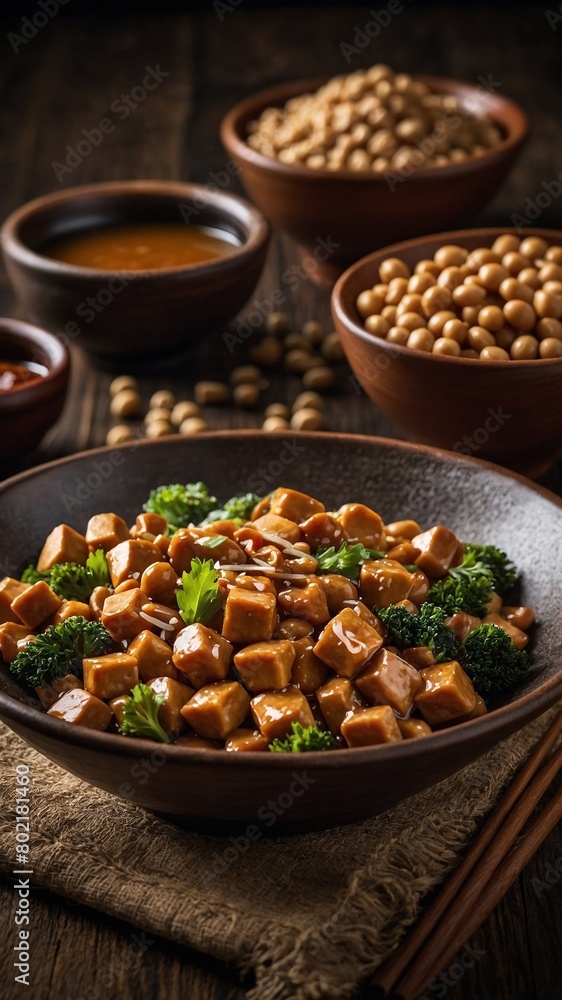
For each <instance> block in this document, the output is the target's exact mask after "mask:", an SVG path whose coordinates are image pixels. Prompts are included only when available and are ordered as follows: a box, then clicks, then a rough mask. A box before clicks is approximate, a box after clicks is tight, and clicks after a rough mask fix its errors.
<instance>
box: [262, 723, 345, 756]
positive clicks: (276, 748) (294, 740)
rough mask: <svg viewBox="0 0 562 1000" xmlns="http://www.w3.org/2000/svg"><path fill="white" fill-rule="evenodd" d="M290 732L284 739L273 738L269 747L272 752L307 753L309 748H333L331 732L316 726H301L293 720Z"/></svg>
mask: <svg viewBox="0 0 562 1000" xmlns="http://www.w3.org/2000/svg"><path fill="white" fill-rule="evenodd" d="M291 730H292V732H290V733H288V735H287V736H286V737H285V739H284V740H279V739H277V740H273V743H270V744H269V749H270V750H271V751H272V752H273V753H307V752H308V751H311V750H334V749H335V746H336V742H335V740H334V737H333V736H332V734H331V733H328V732H325V731H324V730H322V729H317V727H316V726H301V724H300V722H293V724H292V726H291Z"/></svg>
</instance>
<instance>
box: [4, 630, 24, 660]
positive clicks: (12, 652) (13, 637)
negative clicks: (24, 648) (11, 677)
mask: <svg viewBox="0 0 562 1000" xmlns="http://www.w3.org/2000/svg"><path fill="white" fill-rule="evenodd" d="M28 633H29V629H28V628H27V626H26V625H18V624H17V623H16V622H4V623H3V624H2V625H0V654H1V656H2V659H3V660H4V663H11V662H12V660H15V658H16V656H17V655H18V652H19V650H18V642H19V641H20V640H22V639H25V637H26V635H28Z"/></svg>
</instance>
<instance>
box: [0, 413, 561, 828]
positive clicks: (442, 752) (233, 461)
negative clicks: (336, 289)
mask: <svg viewBox="0 0 562 1000" xmlns="http://www.w3.org/2000/svg"><path fill="white" fill-rule="evenodd" d="M110 454H112V455H113V459H115V455H116V454H117V455H118V458H119V462H118V463H115V462H113V463H112V462H111V461H108V457H109V455H110ZM273 461H275V462H277V463H281V464H283V465H284V471H283V473H282V476H281V477H276V480H275V482H273V481H272V482H271V484H270V488H273V486H274V485H276V482H277V479H278V478H282V480H283V483H284V484H285V485H287V486H293V487H295V488H297V489H303V490H307V491H310V493H311V494H313V495H316V496H319V497H322V499H323V500H325V501H326V503H327V504H328V505H334V506H335V505H337V504H339V503H340V502H341V500H342V499H345V498H346V497H349V496H354V497H356V498H357V500H358V501H364V502H367V503H370V504H372V505H373V506H374V507H376V508H377V509H378V510H379V511H380V513H381V516H382V517H383V518H384V519H385V520H386V521H388V520H390V519H391V518H394V517H396V516H400V515H401V514H404V513H405V512H406V511H408V513H409V514H410V515H411V516H412V517H415V518H417V519H419V521H421V523H422V524H424V525H428V524H432V523H435V522H436V521H445V522H446V523H447V524H451V526H452V527H453V529H454V530H456V531H458V532H459V533H460V534H461V535H462V536H463V537H465V538H466V537H470V538H474V539H475V540H479V541H482V542H491V541H494V542H495V543H496V544H498V545H500V546H501V547H503V548H505V549H507V550H508V552H509V554H510V556H511V557H512V558H513V559H514V560H515V562H516V563H517V564H519V565H520V566H521V568H522V570H523V572H524V574H525V583H524V588H523V595H522V596H523V597H524V599H525V602H526V603H529V604H532V605H533V606H534V607H536V608H537V609H539V611H540V618H541V622H542V623H543V624H542V625H541V626H540V628H539V629H537V631H536V634H535V636H534V639H533V643H534V649H535V663H536V666H535V668H534V670H533V673H532V675H531V677H530V678H529V680H528V682H527V683H526V684H525V685H524V686H523V687H522V688H521V689H520V690H519V691H518V692H515V693H514V694H513V695H512V697H511V698H510V699H509V701H507V702H506V703H504V704H503V705H502V706H501V707H499V708H497V709H496V710H495V711H492V712H490V714H488V715H487V716H484V717H482V718H479V719H475V720H474V721H471V722H468V723H464V724H463V725H461V726H456V727H453V728H452V729H450V730H443V731H442V732H439V733H434V734H432V735H431V736H428V737H427V738H424V739H423V740H411V741H405V742H404V743H400V744H392V745H387V746H381V747H369V748H365V749H363V748H357V749H350V750H346V751H345V753H340V752H337V751H335V752H334V753H308V754H306V757H296V756H294V755H289V754H287V755H285V754H266V753H256V754H252V753H244V754H230V753H224V752H223V751H220V750H218V751H213V750H203V749H195V748H189V747H180V746H162V745H156V744H154V743H152V742H150V741H146V740H134V739H130V740H129V739H124V738H123V736H118V735H112V734H109V733H98V732H93V731H91V730H85V729H80V728H78V727H73V726H71V725H69V724H67V723H64V722H62V721H60V720H57V719H54V718H52V717H50V716H47V715H46V714H45V713H44V712H41V711H40V710H39V709H38V707H37V703H36V701H35V699H34V696H33V695H29V694H27V693H26V692H25V691H24V690H23V689H22V688H21V687H20V686H19V685H18V684H16V682H15V681H14V680H13V678H12V677H11V675H10V674H9V672H8V670H7V669H6V668H4V667H0V718H2V720H3V721H4V722H6V724H7V725H8V726H10V727H11V728H12V729H14V730H15V731H16V732H18V733H19V734H20V735H21V736H22V737H23V738H24V739H25V740H27V741H28V743H30V744H31V745H32V746H34V747H36V748H37V749H39V750H40V751H41V752H42V753H44V754H45V755H46V756H47V757H50V758H51V759H52V760H54V761H56V762H57V763H58V764H60V765H61V766H62V767H64V768H66V769H67V770H69V771H71V772H72V773H73V774H77V775H78V776H79V777H81V778H84V779H85V780H86V781H89V782H91V783H92V784H94V785H97V786H99V787H101V788H105V789H107V790H108V791H110V792H113V793H114V794H117V795H121V796H122V797H125V798H128V799H129V800H130V801H132V802H134V803H135V804H138V805H142V806H144V807H146V808H148V809H151V810H153V811H156V812H159V813H163V814H165V815H168V816H170V817H172V818H174V819H175V820H176V821H178V822H184V823H186V824H189V825H197V824H200V823H202V822H205V823H208V822H211V823H215V824H216V825H217V828H218V829H219V830H222V831H223V832H224V830H225V829H227V826H226V824H233V823H234V824H238V823H248V822H252V821H254V820H255V819H256V815H257V814H258V811H259V810H260V809H262V810H263V808H265V807H266V806H267V802H268V800H270V799H271V800H274V801H275V800H277V799H278V798H279V796H282V795H283V793H285V798H286V795H287V793H289V795H290V797H291V798H292V804H291V805H290V807H289V808H287V809H286V810H285V812H284V814H283V816H282V818H281V820H280V821H279V822H278V823H276V825H275V832H276V833H277V832H279V831H280V830H281V827H282V828H283V829H284V830H287V831H293V832H296V831H301V830H302V829H304V828H306V827H312V826H316V827H327V826H335V825H338V824H340V823H345V822H348V821H351V820H354V819H358V818H360V817H364V816H367V815H369V814H373V813H376V812H382V811H384V810H385V809H388V808H389V807H390V806H392V805H394V804H395V803H396V802H398V801H399V800H400V799H402V798H405V797H407V796H408V795H411V794H413V793H415V792H416V791H420V790H421V789H423V788H426V787H428V786H429V785H431V784H433V783H435V782H436V781H439V780H440V779H441V778H444V777H446V776H447V775H450V774H452V773H454V772H455V771H458V770H459V769H460V768H462V767H463V766H464V765H465V764H467V763H469V762H470V761H471V760H474V759H475V758H476V757H478V756H479V755H480V754H482V753H484V752H485V751H486V750H488V749H489V748H490V747H492V746H493V745H494V744H495V743H497V742H498V740H500V739H503V738H504V737H506V736H507V735H508V734H509V733H512V732H514V731H515V730H516V729H518V728H519V727H520V726H522V725H524V723H525V722H527V721H529V720H530V719H532V718H534V717H535V716H537V715H539V714H540V713H541V712H543V711H545V710H546V708H548V707H549V706H550V705H551V704H553V703H554V702H555V701H556V699H557V698H558V697H560V695H561V694H562V674H561V672H560V663H561V662H562V635H561V633H560V629H559V627H558V624H557V622H558V618H559V597H558V594H557V592H556V579H557V578H556V572H557V568H556V567H557V563H556V562H555V561H554V562H553V561H552V560H550V561H546V560H545V558H544V553H545V551H547V550H548V551H557V552H560V551H562V518H561V516H560V515H561V510H562V502H561V501H560V500H559V499H558V498H557V497H554V496H552V495H551V494H549V493H547V492H546V491H544V490H540V489H538V488H536V487H534V486H533V485H532V484H531V483H529V482H527V481H526V480H523V479H521V478H520V477H518V476H516V475H513V474H511V473H508V472H506V471H504V470H501V469H497V468H495V467H493V466H490V465H487V464H486V463H481V462H477V461H474V460H472V459H467V458H463V457H462V456H458V455H451V454H448V453H445V452H439V451H437V450H435V449H429V448H423V447H420V446H416V445H408V444H404V443H401V442H394V441H389V440H382V439H378V438H367V437H360V436H355V435H343V434H341V435H338V434H298V433H290V434H287V433H284V434H270V435H264V434H261V433H259V432H254V431H248V432H232V433H217V434H203V435H201V436H200V437H198V438H196V439H181V438H174V439H167V440H160V441H154V442H143V443H142V444H141V445H140V446H139V445H137V444H133V445H132V446H127V445H126V446H123V447H122V448H121V449H120V450H119V452H118V453H116V452H115V449H113V451H112V450H111V449H99V450H97V451H91V452H88V453H85V454H83V455H77V456H74V457H72V458H69V459H64V460H61V461H58V462H54V463H51V464H50V465H46V466H43V467H40V468H37V469H34V470H32V471H30V472H27V473H24V474H22V475H20V476H16V477H14V478H13V479H11V480H9V481H7V482H6V483H4V484H3V485H2V486H1V487H0V535H1V537H2V538H3V539H4V542H3V551H2V558H3V560H4V565H5V566H6V567H7V568H8V570H9V571H10V572H12V573H14V574H15V573H17V572H18V571H19V570H20V569H21V567H23V566H24V565H25V564H26V563H28V562H29V560H30V558H32V557H33V555H34V553H35V552H37V551H38V550H39V548H40V547H41V544H42V541H43V539H44V537H45V535H46V534H47V532H48V531H49V530H50V529H51V528H52V526H53V525H54V524H56V523H58V522H59V521H61V520H65V521H67V522H69V523H70V524H71V525H72V526H74V527H76V528H77V529H80V530H83V528H84V527H85V525H86V522H87V520H88V518H89V517H90V516H91V515H92V514H93V513H95V512H97V511H99V510H111V509H115V510H116V511H117V512H118V513H120V514H122V515H123V516H124V517H125V518H126V519H127V521H128V523H132V521H133V520H134V516H135V514H136V513H137V512H138V510H139V509H140V506H141V504H142V502H143V501H144V500H145V499H146V497H147V495H148V491H149V489H150V488H151V487H152V486H154V485H156V484H158V483H162V482H166V481H168V480H169V479H170V475H171V470H173V473H174V476H177V477H178V478H180V479H181V478H201V479H202V480H203V481H206V482H207V483H208V484H209V486H210V488H211V489H212V490H213V491H214V492H215V494H217V495H218V496H219V498H222V497H226V496H231V495H232V494H233V493H238V492H240V490H241V489H242V490H243V489H244V488H245V487H246V486H250V487H251V485H252V482H254V483H255V477H256V475H259V474H261V475H263V472H262V473H260V472H259V470H260V469H262V470H263V469H267V467H268V465H269V464H270V463H271V462H273ZM94 463H97V465H94ZM96 467H97V468H100V469H102V468H109V469H113V472H112V474H110V475H108V476H107V478H106V479H103V481H102V482H101V484H99V485H98V487H97V488H96V489H95V490H91V494H90V496H89V497H88V498H86V499H79V498H76V497H75V493H76V484H77V482H82V481H86V482H87V481H88V476H90V475H91V473H92V470H93V469H94V468H96ZM253 477H254V478H253ZM100 478H101V477H100ZM37 495H41V497H42V503H41V505H40V507H37V506H36V504H35V500H36V497H37ZM82 496H83V493H80V497H82ZM72 497H75V506H74V507H72V509H71V511H69V503H71V499H70V500H69V498H72ZM30 510H33V516H31V514H30ZM155 751H157V753H158V757H157V759H158V760H159V761H160V764H161V766H158V767H157V768H155V772H154V775H153V776H151V777H150V778H149V779H148V780H143V781H142V783H141V782H139V781H138V780H136V779H135V773H138V768H137V769H136V772H135V764H137V765H138V764H139V762H140V761H141V760H142V759H143V758H144V759H147V758H150V754H151V753H153V752H155ZM162 754H163V755H164V762H162ZM295 782H296V784H295ZM291 789H292V791H291ZM301 789H302V794H301ZM281 801H284V799H282V800H281Z"/></svg>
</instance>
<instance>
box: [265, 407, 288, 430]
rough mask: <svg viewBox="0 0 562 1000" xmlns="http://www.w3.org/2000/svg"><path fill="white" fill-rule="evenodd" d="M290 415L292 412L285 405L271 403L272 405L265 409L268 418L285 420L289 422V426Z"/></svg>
mask: <svg viewBox="0 0 562 1000" xmlns="http://www.w3.org/2000/svg"><path fill="white" fill-rule="evenodd" d="M290 415H291V411H290V410H289V407H288V406H286V405H285V403H270V405H269V406H267V407H266V409H265V416H266V417H281V418H282V419H283V420H285V421H287V426H288V421H289V417H290Z"/></svg>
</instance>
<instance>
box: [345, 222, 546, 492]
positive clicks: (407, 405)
mask: <svg viewBox="0 0 562 1000" xmlns="http://www.w3.org/2000/svg"><path fill="white" fill-rule="evenodd" d="M515 232H516V230H515V229H508V228H505V227H504V228H501V229H467V230H461V231H460V232H452V233H439V234H437V235H434V236H424V237H421V238H420V239H416V240H408V241H406V242H404V243H397V244H394V245H393V246H390V247H385V248H384V249H383V250H378V251H377V252H376V253H373V254H370V255H369V256H368V257H364V258H363V259H362V260H360V261H358V262H357V263H356V264H354V265H353V266H352V267H350V268H349V270H347V271H346V272H345V274H343V275H342V276H341V278H340V279H339V281H338V282H337V284H336V286H335V288H334V290H333V293H332V314H333V318H334V323H335V325H336V328H337V330H338V332H339V334H340V337H341V341H342V344H343V347H344V350H345V352H346V354H347V357H348V360H349V363H350V365H351V367H352V368H353V370H354V372H355V374H356V376H357V378H358V380H359V382H360V383H361V385H362V386H363V388H364V390H365V392H366V393H367V395H368V396H370V398H371V399H372V400H373V402H374V403H375V404H376V406H377V407H378V409H379V410H382V412H383V413H384V414H385V415H386V416H387V417H389V418H390V419H391V420H392V421H394V423H395V424H396V425H397V426H398V427H400V428H401V429H402V430H403V431H404V432H405V433H406V434H407V435H408V437H410V438H412V439H413V440H414V441H420V442H422V443H424V444H431V445H435V446H436V447H439V448H449V449H451V450H452V451H458V452H461V453H462V454H468V455H471V454H472V455H475V456H477V457H478V458H485V459H487V460H488V461H490V462H498V463H499V464H501V465H507V466H508V467H509V468H511V469H515V470H516V471H519V472H522V473H524V474H525V475H527V476H531V477H533V478H535V477H537V476H539V475H540V474H541V473H542V472H544V471H545V469H547V468H548V466H549V465H550V464H551V462H552V460H553V458H554V457H555V456H556V454H557V452H559V451H560V449H561V448H562V358H551V359H548V360H536V361H494V362H490V361H487V362H483V361H477V360H471V359H468V358H452V357H444V356H441V355H436V354H428V353H426V352H424V351H412V350H411V349H410V348H408V347H400V346H397V345H396V344H389V343H388V342H387V341H386V340H383V339H381V338H380V337H373V336H371V335H370V334H368V333H367V332H366V330H365V329H364V327H363V321H362V319H361V317H360V316H359V313H358V312H357V309H356V308H355V301H356V298H357V296H358V294H359V292H361V291H363V290H364V289H365V288H370V287H372V286H373V285H374V284H375V282H376V281H378V269H379V265H380V263H381V261H383V260H384V259H385V258H386V257H400V258H402V259H403V260H405V261H406V263H407V264H409V265H410V266H411V267H413V266H414V265H415V264H416V263H417V261H419V260H422V259H423V258H426V257H432V256H433V254H434V253H435V251H436V250H437V248H438V247H439V246H441V245H442V244H444V243H456V244H459V245H460V246H463V247H467V249H469V250H474V249H475V248H476V247H479V246H491V244H492V243H493V242H494V240H495V238H496V237H497V236H499V235H500V234H501V233H515ZM525 235H526V236H543V237H544V238H545V239H546V240H548V241H549V242H550V243H558V244H561V243H562V233H561V232H558V231H557V230H551V229H532V230H528V231H527V230H525Z"/></svg>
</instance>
